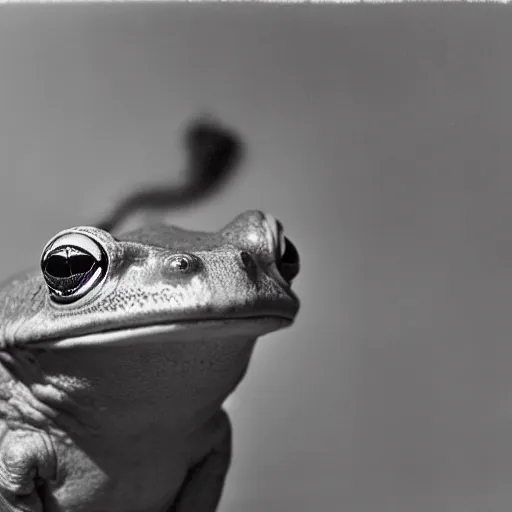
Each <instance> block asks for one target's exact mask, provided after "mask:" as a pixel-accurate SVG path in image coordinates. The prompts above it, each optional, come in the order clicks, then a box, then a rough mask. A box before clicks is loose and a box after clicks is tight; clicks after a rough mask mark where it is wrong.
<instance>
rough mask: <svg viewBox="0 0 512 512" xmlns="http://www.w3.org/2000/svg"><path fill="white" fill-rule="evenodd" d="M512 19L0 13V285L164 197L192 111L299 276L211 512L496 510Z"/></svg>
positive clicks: (504, 440)
mask: <svg viewBox="0 0 512 512" xmlns="http://www.w3.org/2000/svg"><path fill="white" fill-rule="evenodd" d="M511 22H512V13H511V12H510V10H507V8H506V7H500V6H490V5H486V6H483V5H479V6H476V5H472V6H469V5H458V6H457V5H432V4H430V5H425V4H423V5H399V6H397V5H391V6H380V7H377V6H338V7H314V8H313V7H297V6H295V7H291V6H288V7H284V8H283V7H281V8H279V7H276V6H261V5H260V6H257V5H251V6H247V5H245V6H233V5H230V6H226V5H195V6H186V5H159V6H148V5H145V6H137V5H132V6H120V5H116V6H108V5H106V6H81V7H78V6H73V7H62V6H60V7H44V8H39V7H6V8H3V9H2V15H1V17H0V169H1V178H0V236H1V240H2V243H1V247H2V250H1V253H0V278H2V279H4V278H5V277H7V276H8V275H10V274H12V273H14V272H16V271H19V270H22V269H23V268H24V267H26V266H28V265H32V264H37V262H38V258H39V255H40V251H41V249H42V247H43V245H44V244H45V242H46V240H47V239H49V238H50V237H51V236H52V235H53V234H54V233H56V232H57V231H59V230H61V229H64V228H66V227H70V226H73V225H77V224H78V225H80V224H88V223H92V222H95V221H96V220H98V219H99V218H101V217H102V216H103V215H104V214H105V213H107V212H108V211H109V210H110V207H111V206H112V204H113V202H115V201H116V200H117V199H119V198H120V197H122V196H124V194H125V193H128V192H130V191H131V190H132V189H133V188H134V187H137V186H139V185H142V184H147V183H148V182H151V181H156V182H158V181H161V180H165V179H167V178H168V177H171V178H173V177H174V178H173V179H176V180H180V179H182V178H183V175H182V174H181V169H182V163H183V152H182V149H181V143H180V136H181V130H182V129H183V127H184V125H185V124H186V123H187V122H188V121H189V120H190V118H191V117H193V116H194V115H196V114H197V113H199V112H202V111H204V110H205V109H206V110H208V111H210V112H212V113H213V114H215V115H217V116H218V117H219V118H220V119H222V120H223V121H224V122H225V123H226V124H228V125H229V126H232V127H233V128H235V129H237V130H239V131H240V133H241V135H242V136H243V137H244V139H245V140H246V141H247V143H248V144H249V151H250V153H249V158H248V160H247V161H246V162H245V164H244V167H243V169H242V171H241V172H240V174H239V176H238V177H237V178H236V179H235V180H234V181H233V183H232V184H231V186H230V187H228V188H225V189H223V190H222V193H221V194H219V195H217V196H215V197H212V198H211V199H210V200H208V201H205V202H204V203H201V205H200V206H198V207H194V208H189V209H186V210H182V211H180V212H177V213H173V214H172V215H169V216H168V217H169V220H172V221H173V222H175V223H177V224H181V225H183V226H185V227H189V228H198V229H216V228H218V227H220V226H222V225H224V224H225V223H227V222H228V221H229V220H231V218H232V217H234V216H235V215H236V214H237V213H239V212H241V211H243V210H245V209H247V208H259V209H263V210H267V211H269V212H272V213H273V214H274V215H276V216H277V217H278V218H280V219H281V220H282V222H283V224H284V226H285V228H286V231H287V234H288V235H289V237H290V238H291V239H293V240H294V241H295V242H296V243H297V245H298V247H299V249H300V251H301V254H302V262H303V270H302V274H301V275H300V277H299V278H298V280H297V283H296V289H297V291H298V294H299V295H300V297H301V298H302V301H303V308H302V311H301V314H300V316H299V317H298V320H297V323H296V325H295V326H294V327H293V328H290V329H288V330H286V331H283V332H281V333H276V334H273V335H269V336H267V337H265V338H263V339H262V340H261V341H260V343H259V345H258V347H257V351H256V354H255V357H254V360H253V363H252V366H251V368H250V371H249V374H248V376H247V378H246V380H245V381H244V382H243V384H242V385H241V387H240V388H239V389H238V391H237V392H236V394H235V395H234V396H233V397H232V398H231V399H230V400H229V401H228V408H229V411H230V413H231V417H232V419H233V423H234V426H235V430H234V432H235V451H234V462H233V466H232V469H231V472H230V474H229V479H228V483H227V487H226V491H225V495H224V498H223V501H222V506H221V510H222V511H223V512H237V511H244V512H260V511H271V512H277V511H284V510H291V511H296V512H309V511H317V510H321V511H333V510H340V511H347V512H369V511H374V510H375V511H379V512H410V511H414V512H433V511H436V512H438V511H450V512H458V511H460V512H484V511H485V512H501V511H505V510H510V507H511V505H512V486H511V484H510V481H511V478H512V442H511V440H512V372H511V366H512V343H511V341H512V340H511V333H512V316H511V314H510V309H511V305H512V300H511V299H512V267H511V262H512V241H511V231H510V227H509V225H510V218H511V213H512V206H511V203H510V201H509V198H510V193H511V185H512V174H511V172H510V163H511V162H512V142H511V137H510V131H511V124H512V99H511V91H512V59H511V52H512V31H511V30H510V24H511Z"/></svg>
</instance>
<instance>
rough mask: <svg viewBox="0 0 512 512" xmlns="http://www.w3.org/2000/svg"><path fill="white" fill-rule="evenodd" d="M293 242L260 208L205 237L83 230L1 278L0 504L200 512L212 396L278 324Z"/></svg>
mask: <svg viewBox="0 0 512 512" xmlns="http://www.w3.org/2000/svg"><path fill="white" fill-rule="evenodd" d="M298 269H299V261H298V254H297V252H296V250H295V248H294V247H293V245H292V244H291V242H290V241H289V240H287V239H286V238H284V236H283V233H282V227H281V225H280V224H279V222H277V221H275V220H274V219H273V217H271V216H268V215H264V214H263V213H261V212H258V211H250V212H246V213H244V214H242V215H240V216H238V217H237V218H236V219H235V220H234V221H232V222H231V223H230V224H228V225H227V226H226V227H225V228H224V229H222V230H220V231H219V232H216V233H205V232H197V231H186V230H183V229H179V228H176V227H172V226H163V225H155V226H150V227H145V228H142V229H139V230H137V231H134V232H131V233H128V234H125V235H123V236H119V237H117V238H116V239H114V238H113V237H112V236H111V235H110V234H109V233H107V232H106V231H103V230H101V229H97V228H92V227H81V228H75V229H70V230H67V231H64V232H61V233H59V234H58V235H57V236H56V237H54V238H53V239H52V240H50V241H49V242H48V245H47V246H46V248H45V250H44V252H43V256H42V262H41V266H40V268H38V269H36V270H34V271H32V272H28V273H26V274H23V275H21V276H18V277H16V278H14V279H13V280H11V281H10V282H8V283H7V284H5V285H4V286H3V287H2V288H1V290H0V510H1V511H2V512H4V511H5V512H22V511H23V512H213V511H215V510H216V509H217V506H218V503H219V501H220V497H221V493H222V488H223V485H224V482H225V477H226V473H227V470H228V468H229V465H230V460H231V429H230V422H229V419H228V417H227V415H226V413H225V412H224V411H223V410H222V403H223V402H224V400H225V399H226V397H227V396H228V395H229V394H230V393H231V392H232V391H233V390H234V389H235V388H236V386H237V385H238V383H239V382H240V380H241V379H242V378H243V376H244V374H245V372H246V370H247V366H248V364H249V360H250V357H251V353H252V350H253V347H254V343H255V341H256V339H257V338H258V337H259V336H262V335H264V334H267V333H269V332H271V331H275V330H278V329H280V328H283V327H286V326H288V325H290V324H291V323H292V322H293V320H294V318H295V315H296V314H297V311H298V309H299V302H298V299H297V297H296V296H295V294H294V293H293V292H292V291H291V286H290V285H291V281H292V279H293V278H294V277H295V275H296V274H297V273H298Z"/></svg>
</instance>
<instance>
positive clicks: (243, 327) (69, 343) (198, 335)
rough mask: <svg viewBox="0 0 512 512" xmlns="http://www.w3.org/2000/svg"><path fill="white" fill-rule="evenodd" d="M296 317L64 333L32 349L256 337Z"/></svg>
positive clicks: (281, 326)
mask: <svg viewBox="0 0 512 512" xmlns="http://www.w3.org/2000/svg"><path fill="white" fill-rule="evenodd" d="M292 323H293V319H291V318H289V317H284V316H254V317H245V318H226V319H218V320H215V319H208V320H184V321H174V322H172V323H161V324H154V325H140V326H132V327H121V328H119V327H118V328H111V329H105V330H103V331H98V332H92V333H82V334H78V335H72V334H70V335H69V336H64V337H62V338H56V339H53V340H45V341H37V342H32V343H31V344H30V345H31V346H32V347H33V348H36V349H37V348H42V349H65V348H78V347H87V346H103V345H130V344H136V343H139V342H141V343H142V342H143V343H150V342H151V340H152V339H160V340H163V341H166V342H167V341H169V342H172V341H173V340H179V341H186V340H190V341H193V340H194V339H205V338H208V337H210V338H212V339H215V340H219V339H220V340H222V339H223V338H232V337H236V338H244V339H255V338H258V337H260V336H263V335H265V334H268V333H270V332H272V331H277V330H279V329H282V328H284V327H288V326H289V325H291V324H292Z"/></svg>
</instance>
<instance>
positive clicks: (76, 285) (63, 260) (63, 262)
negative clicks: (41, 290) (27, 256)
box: [41, 233, 108, 303]
mask: <svg viewBox="0 0 512 512" xmlns="http://www.w3.org/2000/svg"><path fill="white" fill-rule="evenodd" d="M107 265H108V258H107V256H106V254H105V251H104V250H103V248H102V247H101V246H100V245H99V244H98V243H97V242H96V241H95V240H93V239H92V238H89V237H88V236H86V235H82V234H80V233H69V234H66V235H62V236H60V237H58V238H56V239H54V240H52V241H51V242H50V243H49V244H48V245H47V246H46V247H45V250H44V252H43V255H42V257H41V270H42V271H43V277H44V279H45V281H46V285H47V286H48V289H49V291H50V297H51V298H52V299H53V300H55V301H57V302H64V303H70V302H74V301H76V300H78V299H80V298H81V297H83V296H84V295H85V294H86V293H88V292H89V291H90V290H92V289H93V288H94V287H95V286H96V285H97V284H98V283H99V282H100V281H101V280H102V278H103V277H104V276H105V273H106V271H107Z"/></svg>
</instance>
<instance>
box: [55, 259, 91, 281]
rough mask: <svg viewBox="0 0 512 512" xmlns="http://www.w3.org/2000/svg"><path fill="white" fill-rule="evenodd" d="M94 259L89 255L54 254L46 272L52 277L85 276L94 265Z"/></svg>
mask: <svg viewBox="0 0 512 512" xmlns="http://www.w3.org/2000/svg"><path fill="white" fill-rule="evenodd" d="M94 262H95V260H94V258H93V257H92V256H89V255H88V254H73V255H69V256H63V255H60V254H54V255H53V256H50V257H49V258H48V261H47V263H46V267H45V272H46V273H47V274H49V275H51V276H52V277H57V278H66V277H71V276H74V275H77V274H85V273H86V272H88V271H89V270H91V268H92V267H93V265H94Z"/></svg>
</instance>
